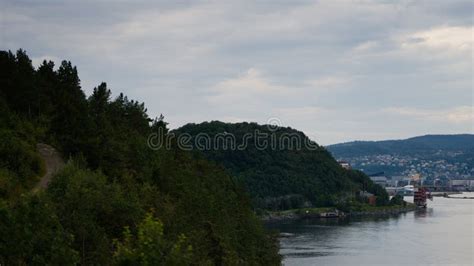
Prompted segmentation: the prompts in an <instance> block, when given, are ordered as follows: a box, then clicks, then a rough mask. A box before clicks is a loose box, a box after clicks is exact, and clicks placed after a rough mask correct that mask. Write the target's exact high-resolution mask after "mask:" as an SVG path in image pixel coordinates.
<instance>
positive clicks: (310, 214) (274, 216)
mask: <svg viewBox="0 0 474 266" xmlns="http://www.w3.org/2000/svg"><path fill="white" fill-rule="evenodd" d="M415 209H416V206H415V205H413V204H410V205H407V206H400V207H398V208H393V207H387V208H383V207H381V208H380V209H372V210H365V211H350V212H346V213H344V212H341V211H338V210H335V212H336V213H338V215H337V216H332V217H327V216H326V215H325V214H326V212H320V211H312V209H301V210H290V211H282V212H267V213H265V214H263V215H260V219H261V220H262V221H264V222H280V221H287V220H303V219H335V218H346V217H363V216H383V215H396V214H401V213H406V212H410V211H414V210H415Z"/></svg>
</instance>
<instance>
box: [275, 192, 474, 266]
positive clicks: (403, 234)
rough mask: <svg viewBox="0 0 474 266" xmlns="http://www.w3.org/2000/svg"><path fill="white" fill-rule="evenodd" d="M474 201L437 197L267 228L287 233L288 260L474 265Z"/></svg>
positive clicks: (288, 262) (284, 240) (284, 246)
mask: <svg viewBox="0 0 474 266" xmlns="http://www.w3.org/2000/svg"><path fill="white" fill-rule="evenodd" d="M473 204H474V200H452V199H445V198H436V199H435V201H434V202H430V206H429V208H427V209H420V210H417V211H415V212H410V213H405V214H400V215H386V216H380V217H373V218H367V217H365V218H348V217H346V218H343V219H337V218H336V219H312V220H303V221H295V222H282V223H276V224H269V225H268V227H269V228H273V229H278V230H279V231H280V232H282V233H283V237H282V238H281V240H280V242H281V254H282V255H283V256H284V263H285V265H315V264H317V265H354V264H356V265H367V264H369V265H401V264H404V265H426V264H429V265H448V264H456V265H472V264H473V257H472V250H473V243H472V239H473V229H472V228H473V219H474V214H473V209H474V205H473ZM355 262H357V263H355Z"/></svg>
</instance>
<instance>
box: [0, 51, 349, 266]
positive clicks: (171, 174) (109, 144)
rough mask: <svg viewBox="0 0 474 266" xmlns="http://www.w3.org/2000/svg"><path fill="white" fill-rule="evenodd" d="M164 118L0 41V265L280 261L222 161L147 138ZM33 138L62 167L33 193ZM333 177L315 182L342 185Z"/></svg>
mask: <svg viewBox="0 0 474 266" xmlns="http://www.w3.org/2000/svg"><path fill="white" fill-rule="evenodd" d="M166 126H167V125H166V123H165V122H164V121H163V118H162V117H161V118H158V119H151V118H150V117H149V116H148V115H147V110H146V108H145V106H144V104H143V103H140V102H137V101H134V100H130V99H128V98H127V96H125V95H123V94H119V95H118V96H117V97H114V98H113V97H112V93H111V91H110V89H109V88H107V85H106V84H105V83H102V84H100V85H98V86H97V87H96V88H95V89H94V91H93V93H92V95H90V96H86V95H85V93H84V92H83V91H82V89H81V85H80V79H79V76H78V71H77V69H76V67H75V66H73V65H72V64H71V62H67V61H63V62H62V63H61V64H60V65H59V66H55V64H54V63H53V62H51V61H44V62H43V63H42V64H41V65H40V66H39V67H38V68H34V67H33V66H32V63H31V60H30V59H29V57H28V55H27V54H26V53H25V51H22V50H19V51H17V52H16V54H15V53H12V52H10V51H0V265H30V264H33V265H44V264H53V265H73V264H88V265H92V264H94V265H104V264H105V265H110V264H121V265H137V264H140V265H142V264H143V265H278V264H280V256H279V255H278V244H277V240H276V238H275V237H274V236H273V235H271V234H269V233H267V232H266V231H265V230H264V228H263V226H262V224H261V222H260V221H259V219H258V218H257V217H256V215H255V213H254V211H253V210H252V208H251V199H250V198H249V197H248V196H247V195H246V192H245V191H244V188H243V187H242V186H240V185H239V183H238V182H235V180H234V178H233V177H232V176H231V175H230V174H229V172H228V171H227V170H226V169H224V168H223V167H221V166H219V165H218V164H216V163H214V162H209V161H207V160H205V159H204V158H201V157H199V156H196V155H194V154H193V153H191V152H186V151H183V150H180V149H178V148H177V147H176V143H173V144H172V146H171V148H170V149H158V150H156V149H155V150H153V149H150V148H149V147H148V146H147V136H148V135H149V134H150V133H151V132H156V131H159V130H161V131H163V132H167V131H168V129H167V128H166ZM38 143H46V144H49V145H51V146H53V147H55V148H56V149H57V150H59V151H60V153H61V154H62V157H63V158H64V159H65V161H66V165H65V166H64V168H63V169H62V170H60V172H58V173H57V174H56V175H55V176H54V177H53V178H52V180H51V182H50V183H49V185H48V186H47V188H46V189H40V190H38V191H36V190H33V187H35V184H36V183H37V182H38V180H39V178H40V177H41V176H42V175H43V174H44V173H45V171H46V169H45V163H44V161H43V160H42V158H41V156H40V155H39V153H38V151H37V148H36V145H37V144H38ZM321 152H323V151H321ZM267 159H268V158H267V157H262V160H267ZM307 160H308V161H309V160H311V158H308V159H307ZM284 163H288V162H284ZM301 163H303V162H301ZM301 163H300V165H301ZM316 163H317V161H316V162H313V164H312V165H311V166H308V167H311V168H312V169H313V168H314V169H316V168H318V166H317V165H316ZM329 163H330V164H334V163H333V162H329ZM238 167H244V165H239V166H238ZM328 167H329V165H328ZM253 169H255V168H253ZM322 171H323V173H324V170H322ZM278 173H279V172H275V173H273V174H274V175H276V174H278ZM290 173H291V172H289V173H287V174H286V175H285V176H288V175H289V174H290ZM332 174H334V175H335V174H336V173H332ZM330 178H331V179H330V180H328V181H327V183H316V184H314V185H315V186H317V187H318V188H319V189H322V188H324V187H325V186H326V185H327V186H328V189H330V191H334V190H335V189H337V188H339V187H344V183H341V182H342V181H337V178H336V176H331V177H330ZM307 180H310V177H309V176H307V177H306V179H305V180H302V181H307ZM265 182H267V181H262V183H260V184H259V188H258V190H263V189H264V186H265V184H266V183H265ZM298 182H300V183H298V185H302V184H303V183H301V181H298ZM271 189H272V190H274V189H275V188H274V187H272V188H271ZM253 192H254V191H252V193H253ZM283 192H285V193H286V191H283Z"/></svg>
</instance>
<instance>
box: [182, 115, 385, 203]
mask: <svg viewBox="0 0 474 266" xmlns="http://www.w3.org/2000/svg"><path fill="white" fill-rule="evenodd" d="M254 132H260V133H261V134H268V135H269V136H274V137H275V138H276V139H278V140H281V139H282V138H283V136H285V135H286V136H288V135H292V136H296V137H297V138H298V139H299V140H300V141H301V142H302V143H303V142H305V141H310V140H309V139H308V137H307V136H305V135H304V133H302V132H301V131H297V130H295V129H292V128H283V127H279V128H274V129H272V128H270V127H269V126H267V125H258V124H256V123H246V122H244V123H236V124H231V123H223V122H219V121H212V122H204V123H201V124H187V125H185V126H183V127H181V128H179V129H177V130H175V132H174V133H177V135H179V134H184V133H186V134H189V135H191V136H192V138H193V141H191V143H193V145H194V148H196V138H197V137H199V136H200V135H201V136H202V135H203V134H205V135H207V136H209V137H210V139H211V141H212V143H211V146H212V147H214V144H215V142H217V141H214V140H215V139H216V138H215V136H216V135H217V134H228V135H232V136H234V137H235V140H236V144H237V145H241V144H242V143H243V139H244V136H245V135H248V134H250V136H251V138H250V139H248V145H247V146H246V148H245V149H223V148H222V147H221V146H219V148H218V149H214V148H211V149H205V150H202V151H201V152H199V154H203V155H204V157H205V158H206V159H209V160H211V161H215V162H217V163H219V164H221V165H222V166H224V167H225V168H226V169H227V170H228V171H229V173H230V174H231V175H232V176H234V177H235V180H236V181H237V182H238V183H241V184H243V185H244V186H245V188H246V190H247V191H248V192H249V193H250V195H251V196H252V198H253V200H254V202H255V204H256V206H257V207H262V208H266V209H268V208H270V209H287V208H295V207H301V206H300V205H301V204H303V203H304V202H308V201H309V202H311V203H312V204H313V205H316V206H332V205H334V204H336V203H337V202H336V201H337V200H338V199H341V198H344V196H346V195H348V194H350V193H351V192H354V191H358V190H360V189H361V188H362V186H365V187H364V189H366V190H371V191H372V192H373V193H376V194H383V193H385V191H384V190H383V189H382V188H381V187H379V186H375V185H374V184H373V183H372V181H370V179H369V178H368V177H367V176H365V175H363V174H362V173H360V172H354V171H346V170H344V169H343V168H342V167H341V166H340V165H339V163H338V162H337V161H336V160H334V158H333V157H332V156H331V154H330V153H329V152H328V151H327V150H326V149H325V148H323V147H322V146H318V145H317V144H316V143H314V142H311V143H312V144H313V145H315V146H314V147H315V148H314V149H309V148H307V147H305V145H302V147H301V149H296V147H295V149H291V148H289V147H277V148H272V147H271V146H270V145H269V146H267V147H266V148H264V149H259V148H257V147H256V144H255V135H253V133H254ZM201 143H202V142H201ZM379 188H380V189H382V191H380V190H378V189H379ZM380 198H384V197H380Z"/></svg>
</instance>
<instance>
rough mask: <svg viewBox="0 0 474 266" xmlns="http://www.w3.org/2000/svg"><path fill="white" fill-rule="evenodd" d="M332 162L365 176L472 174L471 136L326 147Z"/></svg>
mask: <svg viewBox="0 0 474 266" xmlns="http://www.w3.org/2000/svg"><path fill="white" fill-rule="evenodd" d="M327 149H328V150H329V151H330V152H331V153H332V154H333V155H334V157H335V158H338V159H343V160H347V161H349V162H350V163H351V164H352V165H353V166H354V167H356V168H358V169H362V170H364V171H365V172H367V173H370V172H377V171H385V172H387V173H389V174H408V173H410V172H421V173H425V175H426V176H432V177H446V178H453V177H456V178H458V177H464V176H469V175H472V174H473V166H474V159H473V158H474V135H472V134H459V135H425V136H418V137H413V138H409V139H405V140H385V141H353V142H347V143H341V144H335V145H330V146H327Z"/></svg>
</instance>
